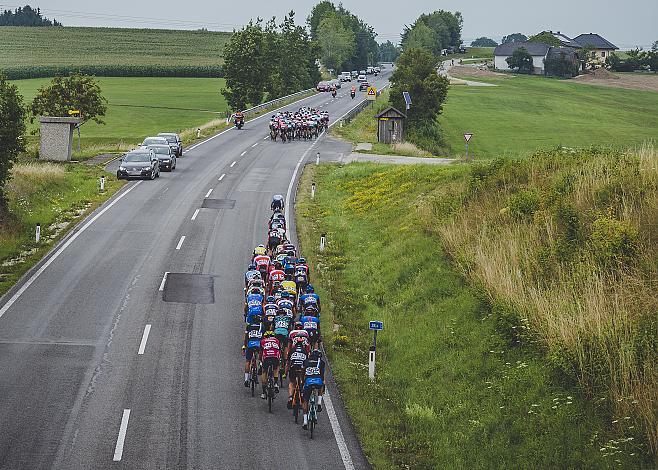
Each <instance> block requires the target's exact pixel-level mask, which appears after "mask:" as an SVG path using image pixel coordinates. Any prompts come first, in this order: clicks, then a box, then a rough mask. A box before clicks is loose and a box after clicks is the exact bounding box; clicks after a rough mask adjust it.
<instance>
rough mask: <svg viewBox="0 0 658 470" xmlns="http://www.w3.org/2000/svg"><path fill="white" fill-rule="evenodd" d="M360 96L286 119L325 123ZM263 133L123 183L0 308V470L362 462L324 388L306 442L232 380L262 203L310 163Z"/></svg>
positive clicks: (254, 130)
mask: <svg viewBox="0 0 658 470" xmlns="http://www.w3.org/2000/svg"><path fill="white" fill-rule="evenodd" d="M389 71H390V69H389ZM386 79H387V74H384V75H382V76H381V78H380V79H379V80H377V81H376V82H375V83H376V84H379V85H382V84H383V83H384V82H385V81H386ZM363 98H365V93H359V94H358V95H357V99H355V100H352V99H350V97H349V89H348V88H343V89H342V90H339V96H338V98H337V99H336V100H332V99H331V95H330V94H326V93H325V94H321V95H316V96H313V97H311V98H307V99H305V100H302V102H300V103H298V104H296V105H293V106H289V107H287V109H294V108H296V107H298V106H301V105H305V106H313V107H319V106H322V108H321V109H323V110H327V111H329V112H330V118H331V120H332V121H333V120H334V119H336V118H337V117H339V116H341V115H342V114H343V113H345V112H346V111H347V110H349V109H350V108H352V107H353V106H354V105H356V104H357V103H358V101H359V100H360V99H363ZM267 122H268V119H267V117H263V118H262V119H257V120H255V121H252V122H248V123H247V124H246V126H245V128H244V129H243V130H242V131H236V130H229V131H226V132H224V133H222V134H220V135H218V136H216V137H214V138H212V139H211V140H209V141H207V142H205V143H203V144H202V145H199V146H197V147H194V148H191V149H190V150H189V151H187V153H186V154H185V156H184V157H183V158H181V159H180V160H179V162H178V168H177V169H176V171H175V172H173V173H162V176H161V177H160V178H159V179H158V180H155V181H143V182H131V183H129V184H128V185H127V186H126V187H125V188H124V189H123V190H122V191H121V192H120V193H119V195H117V196H116V197H115V198H113V199H112V200H111V201H109V202H108V203H106V204H105V205H104V206H103V207H101V208H100V209H99V210H98V211H96V212H95V213H94V214H92V216H90V218H88V219H87V221H85V222H84V223H83V224H81V226H79V227H78V228H77V229H76V230H75V231H74V232H73V233H72V234H71V235H70V236H69V237H67V238H66V239H65V240H64V241H63V242H62V243H61V244H60V245H59V247H58V248H57V249H56V250H55V251H54V252H53V254H51V256H50V257H49V258H46V259H45V260H44V261H43V262H42V263H41V264H40V266H39V267H38V269H37V270H35V271H32V272H31V273H30V274H28V276H26V278H25V279H24V280H23V281H22V283H21V284H19V285H18V286H17V287H16V288H15V289H13V290H12V291H11V292H10V293H9V294H8V295H6V296H5V297H4V298H3V299H2V300H1V301H0V422H1V423H2V426H1V427H0V467H1V468H3V469H4V468H7V469H23V468H25V469H38V468H63V469H78V468H80V469H82V468H84V469H94V468H99V469H107V468H130V469H140V468H150V469H161V468H198V469H217V468H227V469H229V468H230V469H237V468H249V469H253V468H313V469H325V468H326V469H338V468H352V467H351V466H352V465H353V467H354V468H365V467H367V462H366V460H365V459H364V457H363V454H362V452H361V450H360V447H359V444H358V441H357V439H356V437H355V434H354V431H353V429H352V427H351V425H350V423H349V420H348V419H347V418H346V415H345V410H344V408H343V405H342V402H341V400H340V397H339V394H338V391H337V390H336V387H335V385H334V384H333V382H330V386H329V392H330V404H329V403H328V404H327V405H328V406H326V409H325V410H323V413H321V414H320V418H319V424H318V427H317V429H316V437H315V438H314V439H313V441H311V440H309V438H308V434H307V433H305V432H304V431H303V430H302V429H301V426H299V425H295V424H294V423H293V420H292V416H291V413H290V412H289V411H288V410H286V408H285V397H284V395H285V393H282V394H281V396H280V397H279V398H277V400H276V401H275V403H274V413H273V414H268V413H267V405H266V402H265V401H263V400H261V399H260V398H259V397H255V398H252V397H251V395H250V393H249V392H248V391H247V389H246V388H244V386H243V384H242V381H243V364H244V362H243V358H242V355H241V349H240V348H241V345H242V332H243V322H242V313H241V309H242V299H243V297H242V286H243V272H244V269H245V267H246V264H247V263H248V258H249V255H250V252H251V250H252V249H253V247H254V246H255V245H256V244H258V243H262V242H264V240H265V228H266V223H267V220H268V219H269V215H270V211H269V202H270V200H271V196H272V195H273V194H275V193H281V194H284V195H285V194H286V193H287V191H288V188H289V184H290V182H291V178H293V174H296V176H297V177H299V174H300V173H301V166H302V163H301V162H302V161H303V160H304V159H305V158H315V149H310V147H311V145H312V143H311V142H293V143H286V144H282V143H280V142H271V141H270V140H269V138H268V137H267ZM165 130H166V129H163V131H165ZM265 139H267V140H265ZM321 140H322V139H321ZM320 143H321V142H320ZM318 144H319V143H318ZM234 162H235V163H234ZM296 170H299V171H296ZM211 190H212V191H211ZM291 194H292V196H293V197H294V191H292V193H291ZM293 229H294V226H293ZM183 237H184V238H183ZM35 272H36V274H35ZM165 273H169V274H168V275H167V277H166V278H165ZM330 421H331V422H330ZM337 436H338V437H337Z"/></svg>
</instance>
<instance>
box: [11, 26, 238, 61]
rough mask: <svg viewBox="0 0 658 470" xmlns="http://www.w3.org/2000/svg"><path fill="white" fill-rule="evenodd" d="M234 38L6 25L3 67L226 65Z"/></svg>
mask: <svg viewBox="0 0 658 470" xmlns="http://www.w3.org/2000/svg"><path fill="white" fill-rule="evenodd" d="M230 34H231V33H221V32H208V31H183V30H165V29H130V28H70V27H66V28H29V27H18V26H3V27H2V28H0V44H1V45H2V54H0V69H2V68H3V67H18V66H46V65H163V66H166V65H221V64H222V62H223V61H222V54H223V51H224V44H226V42H227V41H228V38H229V37H230ZM53 51H57V52H56V53H54V52H53Z"/></svg>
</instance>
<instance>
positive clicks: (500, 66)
mask: <svg viewBox="0 0 658 470" xmlns="http://www.w3.org/2000/svg"><path fill="white" fill-rule="evenodd" d="M521 47H523V48H525V49H526V50H527V51H528V53H529V54H530V55H531V56H532V64H533V67H534V70H533V74H535V75H543V74H544V59H546V55H547V54H548V51H549V50H550V46H549V45H547V44H544V43H543V42H528V41H523V42H508V43H505V44H501V45H500V46H496V48H495V49H494V68H495V69H496V70H510V68H509V65H508V64H507V61H506V59H507V58H508V57H511V56H512V54H514V51H515V50H517V49H520V48H521Z"/></svg>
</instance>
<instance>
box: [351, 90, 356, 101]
mask: <svg viewBox="0 0 658 470" xmlns="http://www.w3.org/2000/svg"><path fill="white" fill-rule="evenodd" d="M350 96H351V97H352V99H354V97H355V96H356V91H354V90H352V91H350Z"/></svg>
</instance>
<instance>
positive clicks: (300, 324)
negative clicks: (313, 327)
mask: <svg viewBox="0 0 658 470" xmlns="http://www.w3.org/2000/svg"><path fill="white" fill-rule="evenodd" d="M302 326H304V325H302V322H300V321H296V322H295V329H296V330H301V329H302Z"/></svg>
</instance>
